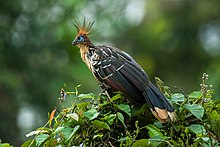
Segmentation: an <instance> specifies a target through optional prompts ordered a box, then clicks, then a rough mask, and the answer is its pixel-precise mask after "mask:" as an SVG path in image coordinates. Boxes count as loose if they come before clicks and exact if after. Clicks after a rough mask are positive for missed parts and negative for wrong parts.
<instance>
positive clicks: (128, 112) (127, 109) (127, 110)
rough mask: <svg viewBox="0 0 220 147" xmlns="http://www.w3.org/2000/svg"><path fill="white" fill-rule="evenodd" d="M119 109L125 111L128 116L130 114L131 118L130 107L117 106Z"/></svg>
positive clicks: (124, 105)
mask: <svg viewBox="0 0 220 147" xmlns="http://www.w3.org/2000/svg"><path fill="white" fill-rule="evenodd" d="M117 107H118V109H120V110H122V111H124V112H125V113H126V114H128V116H129V117H131V108H130V106H129V105H126V104H120V105H117Z"/></svg>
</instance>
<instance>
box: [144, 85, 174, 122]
mask: <svg viewBox="0 0 220 147" xmlns="http://www.w3.org/2000/svg"><path fill="white" fill-rule="evenodd" d="M143 95H144V97H145V99H146V101H147V103H148V104H149V106H150V109H151V111H152V113H153V115H154V116H155V117H156V118H157V119H158V120H159V121H161V122H162V123H164V122H167V121H170V120H171V121H175V120H176V116H175V109H174V108H173V107H172V105H171V104H170V103H169V102H168V100H167V99H166V97H165V96H164V95H163V94H162V93H161V92H160V91H159V90H158V89H157V88H156V87H155V86H154V85H153V84H152V83H149V87H148V88H147V89H146V91H144V92H143Z"/></svg>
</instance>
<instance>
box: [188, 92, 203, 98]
mask: <svg viewBox="0 0 220 147" xmlns="http://www.w3.org/2000/svg"><path fill="white" fill-rule="evenodd" d="M201 96H202V91H193V92H192V93H190V94H189V98H190V99H198V98H200V97H201Z"/></svg>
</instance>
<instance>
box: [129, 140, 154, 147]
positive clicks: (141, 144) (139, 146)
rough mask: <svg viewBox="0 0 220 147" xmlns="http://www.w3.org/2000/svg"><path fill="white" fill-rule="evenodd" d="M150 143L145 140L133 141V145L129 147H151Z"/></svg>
mask: <svg viewBox="0 0 220 147" xmlns="http://www.w3.org/2000/svg"><path fill="white" fill-rule="evenodd" d="M151 146H152V145H150V141H149V140H147V139H140V140H137V141H135V143H134V144H133V145H132V146H131V147H151Z"/></svg>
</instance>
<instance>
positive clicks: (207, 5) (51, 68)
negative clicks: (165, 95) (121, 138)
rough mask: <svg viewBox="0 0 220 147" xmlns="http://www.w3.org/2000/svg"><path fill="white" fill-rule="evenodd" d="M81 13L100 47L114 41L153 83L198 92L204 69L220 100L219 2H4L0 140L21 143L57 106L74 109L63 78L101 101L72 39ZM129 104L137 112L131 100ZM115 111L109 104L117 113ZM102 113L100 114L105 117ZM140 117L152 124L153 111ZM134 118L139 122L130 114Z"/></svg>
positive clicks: (0, 47) (0, 7)
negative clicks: (65, 94) (64, 96)
mask: <svg viewBox="0 0 220 147" xmlns="http://www.w3.org/2000/svg"><path fill="white" fill-rule="evenodd" d="M83 16H85V17H86V18H88V19H95V21H96V22H95V24H94V29H95V30H96V31H95V32H94V34H91V39H92V41H93V43H94V44H95V45H97V44H106V45H111V46H115V47H118V48H120V49H122V50H124V51H126V52H128V53H129V54H130V55H131V56H132V57H134V59H135V60H136V61H137V62H138V63H139V64H140V65H141V66H142V67H143V69H144V70H145V71H146V72H147V73H148V75H149V77H150V78H151V80H152V81H153V77H155V76H158V77H161V78H162V79H163V81H164V82H165V83H166V85H169V86H170V91H171V92H172V93H176V92H177V93H181V90H179V91H178V89H175V88H173V86H175V85H177V86H179V87H181V88H182V89H184V91H185V93H186V94H184V93H182V94H183V95H184V98H185V99H186V98H187V95H188V94H190V93H191V92H192V91H193V90H198V85H199V82H200V75H201V74H202V73H203V72H206V73H209V75H210V78H209V82H210V83H212V84H213V89H214V90H215V92H214V93H213V97H212V98H213V99H219V96H220V90H219V89H220V78H219V75H220V68H219V65H220V21H219V20H220V4H219V0H160V1H155V0H154V1H153V0H120V1H119V0H109V1H107V0H80V1H79V0H46V1H45V0H17V1H15V0H14V1H13V0H9V1H3V0H2V1H0V35H1V39H0V140H1V141H0V142H9V143H10V144H12V145H14V146H20V145H21V144H22V143H23V142H24V141H26V139H27V138H26V137H25V134H27V132H30V131H32V130H34V129H36V128H38V127H40V126H42V124H43V123H44V122H46V121H47V119H48V118H47V112H50V111H51V110H53V109H54V106H57V110H56V115H55V117H57V115H58V114H60V113H62V112H63V109H64V108H69V107H70V104H71V102H72V101H73V100H74V96H75V95H68V98H67V99H66V100H65V101H64V102H63V103H62V104H61V105H60V104H59V101H57V97H59V90H58V89H60V88H61V87H63V83H65V84H66V85H68V86H67V87H64V89H65V90H66V91H72V88H70V87H75V86H76V85H77V84H79V83H80V84H82V86H81V87H80V89H79V91H80V93H89V92H93V93H94V96H95V97H94V99H95V100H96V101H97V102H99V100H98V99H99V96H98V94H99V92H100V88H99V86H98V85H96V81H95V79H94V78H93V77H92V74H91V73H90V71H89V70H88V69H87V67H86V65H84V63H83V62H82V61H81V59H80V55H79V50H78V48H77V47H73V46H72V45H71V42H72V40H73V39H74V37H75V35H76V29H75V27H74V26H73V25H72V24H73V19H75V18H78V19H81V18H82V17H83ZM171 85H172V86H171ZM103 97H104V96H103ZM190 100H191V99H190ZM120 101H122V104H124V102H123V100H121V99H118V100H116V101H115V102H114V103H118V105H120ZM177 103H178V104H180V103H181V102H177ZM215 103H216V102H215ZM109 105H110V104H109ZM128 105H129V106H130V109H131V111H133V107H131V106H132V104H130V103H128ZM174 105H177V104H175V102H174ZM183 105H184V104H183ZM62 107H64V108H62ZM203 107H204V106H203ZM85 109H86V108H85ZM205 109H206V108H205ZM86 110H89V109H86ZM86 110H85V111H86ZM99 110H100V108H99V109H97V112H99ZM116 110H118V109H116ZM116 110H115V111H113V110H112V111H113V112H114V114H117V113H116V112H118V111H116ZM147 110H148V109H147ZM73 111H75V110H73ZM184 111H185V109H184ZM119 112H120V113H121V114H122V115H123V116H124V119H125V125H128V124H130V123H129V121H128V122H127V121H126V120H129V119H131V118H130V117H129V116H127V114H124V112H123V111H119ZM147 112H148V111H147ZM101 114H102V113H101V112H100V114H99V115H98V116H97V118H95V119H98V120H100V117H101V116H102V115H101ZM142 115H143V116H145V117H143V118H146V119H147V118H152V119H147V120H146V121H147V122H146V124H145V123H141V122H142V121H141V120H139V117H137V118H135V119H137V120H138V122H139V123H138V125H139V126H145V125H147V124H149V123H152V124H153V122H154V118H153V117H151V114H148V113H147V114H146V115H144V114H142ZM149 115H150V116H149ZM205 116H206V115H205V114H204V116H203V118H202V119H204V118H205ZM132 118H133V117H132ZM57 119H58V118H57ZM23 120H26V121H23ZM54 120H55V119H54ZM54 120H53V121H52V124H51V125H52V126H51V127H52V128H53V124H54ZM58 120H59V119H58ZM116 120H117V117H116V118H115V119H114V121H116ZM150 120H151V121H150ZM92 121H94V120H91V121H90V122H92ZM100 121H101V120H100ZM149 121H150V122H149ZM131 122H132V124H135V121H133V119H132V120H131ZM143 122H145V121H143ZM180 122H181V121H180ZM114 123H115V122H114ZM127 123H128V124H127ZM108 125H109V126H110V127H112V125H111V124H108ZM122 125H123V124H122ZM47 127H48V125H47ZM127 128H128V129H129V127H128V126H127ZM134 128H135V127H134ZM166 128H167V127H166ZM54 129H55V128H54ZM80 129H81V126H80V128H79V130H80ZM205 129H206V128H205ZM105 131H107V130H105ZM141 131H148V130H147V129H141ZM15 132H16V133H15ZM78 132H79V131H77V133H78ZM162 133H164V132H163V131H162ZM49 134H50V133H49ZM164 135H165V134H164ZM165 136H166V135H165ZM216 136H218V135H216ZM138 137H140V135H138ZM96 139H98V138H96Z"/></svg>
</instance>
